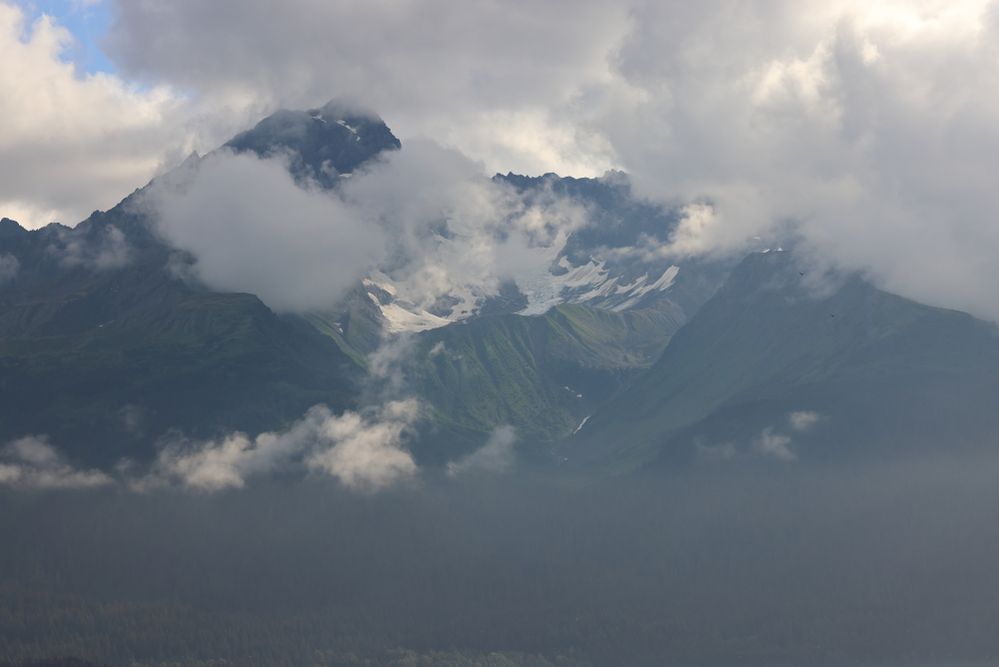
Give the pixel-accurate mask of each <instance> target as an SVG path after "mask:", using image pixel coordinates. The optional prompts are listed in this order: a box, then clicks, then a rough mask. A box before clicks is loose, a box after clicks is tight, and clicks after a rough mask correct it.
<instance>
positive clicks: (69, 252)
mask: <svg viewBox="0 0 999 667" xmlns="http://www.w3.org/2000/svg"><path fill="white" fill-rule="evenodd" d="M58 232H59V233H58V234H56V237H55V241H54V242H53V243H52V244H50V245H49V247H48V251H49V252H50V253H52V254H53V255H56V256H57V257H58V258H59V261H60V263H61V264H62V265H63V266H68V267H76V266H84V267H87V268H89V269H95V270H97V271H105V270H110V269H120V268H121V267H123V266H127V265H128V264H129V263H131V261H132V258H133V256H134V251H133V249H132V246H131V245H129V243H128V239H126V238H125V233H124V232H122V231H121V230H120V229H118V228H117V227H115V226H114V225H107V226H105V227H103V228H101V230H100V231H99V232H98V235H97V238H96V239H94V238H92V236H93V235H90V236H82V235H80V234H73V233H71V232H70V231H69V229H67V228H59V230H58Z"/></svg>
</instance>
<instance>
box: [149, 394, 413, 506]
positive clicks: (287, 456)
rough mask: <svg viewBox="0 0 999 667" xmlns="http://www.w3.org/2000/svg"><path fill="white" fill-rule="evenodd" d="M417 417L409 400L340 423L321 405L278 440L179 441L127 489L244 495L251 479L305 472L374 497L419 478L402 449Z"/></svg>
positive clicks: (237, 436) (271, 435)
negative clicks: (180, 489) (177, 488)
mask: <svg viewBox="0 0 999 667" xmlns="http://www.w3.org/2000/svg"><path fill="white" fill-rule="evenodd" d="M419 415H420V408H419V404H418V403H417V402H416V401H415V400H412V399H410V400H404V401H392V402H388V403H385V404H384V405H381V406H378V407H372V408H369V409H367V410H364V411H361V412H352V411H347V412H344V413H343V414H341V415H334V414H333V413H332V412H331V411H330V410H329V408H327V407H325V406H321V405H320V406H316V407H313V408H312V409H310V410H309V411H308V412H307V413H306V414H305V415H304V416H303V417H302V418H301V419H300V420H298V421H297V422H295V423H294V424H293V425H292V426H291V427H290V428H288V429H287V430H285V431H281V432H265V433H261V434H259V435H257V436H256V437H254V438H251V437H249V436H248V435H246V434H244V433H238V432H237V433H231V434H229V435H226V436H225V437H223V438H220V439H217V440H209V441H204V442H191V441H187V440H176V441H172V442H168V443H166V444H165V445H164V446H163V447H161V449H160V451H159V453H158V454H157V457H156V460H155V462H154V463H153V465H152V467H151V469H150V471H149V472H148V473H147V474H145V475H143V476H140V477H138V478H134V479H133V480H132V481H131V483H130V486H131V488H132V489H133V490H136V491H148V490H151V489H156V488H163V487H168V486H174V485H179V486H181V487H184V488H187V489H191V490H195V491H202V492H209V493H210V492H217V491H222V490H226V489H239V488H243V487H244V486H246V484H247V483H248V481H249V480H250V479H252V478H254V477H261V476H266V475H273V474H277V473H280V472H286V471H292V470H296V469H301V468H302V467H303V466H304V467H305V468H307V469H309V470H312V471H316V472H321V473H324V474H328V475H330V476H332V477H335V478H336V479H337V480H339V481H340V483H342V484H343V485H344V486H346V487H348V488H351V489H354V490H357V491H362V492H372V491H379V490H381V489H384V488H386V487H388V486H390V485H392V484H395V483H397V482H400V481H403V480H405V479H408V478H411V477H413V476H414V475H415V474H416V472H417V466H416V463H415V462H414V460H413V458H412V456H411V455H410V453H409V452H408V451H407V450H406V449H405V443H406V440H407V438H408V437H409V436H410V435H411V431H412V428H413V427H414V425H415V423H416V421H417V419H418V418H419Z"/></svg>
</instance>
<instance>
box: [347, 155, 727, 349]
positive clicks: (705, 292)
mask: <svg viewBox="0 0 999 667" xmlns="http://www.w3.org/2000/svg"><path fill="white" fill-rule="evenodd" d="M493 182H494V183H496V184H497V185H499V186H501V187H507V188H510V189H511V190H512V191H514V192H515V193H516V194H517V196H519V197H520V198H521V199H522V200H523V201H524V202H525V203H527V204H531V203H533V202H535V201H536V200H538V199H542V198H550V197H553V196H554V197H559V198H562V199H564V200H565V201H568V202H572V203H573V204H574V205H577V206H579V207H581V208H583V209H584V210H585V211H586V216H587V218H588V221H587V224H585V225H583V226H581V227H580V228H578V229H575V230H573V231H572V233H570V234H569V235H568V236H567V237H566V238H565V239H564V240H563V241H562V242H561V243H560V244H559V243H556V244H553V245H551V246H550V247H547V248H544V249H539V250H543V251H544V252H545V253H547V263H538V264H536V265H535V266H534V267H533V268H521V269H520V270H519V271H518V272H517V273H516V274H515V275H513V276H511V277H510V278H509V280H508V281H507V282H506V283H504V284H503V285H502V286H501V288H500V290H499V291H498V292H487V291H483V290H482V288H481V287H478V286H475V285H469V286H459V287H457V288H455V289H454V290H453V291H452V292H450V293H447V294H444V295H442V296H441V297H440V298H439V299H438V303H437V304H435V305H434V306H432V307H430V308H421V307H420V306H418V305H415V304H413V303H410V302H407V301H406V300H405V299H403V298H400V297H399V296H398V295H399V293H400V292H401V291H403V290H400V289H399V286H398V285H397V284H396V281H395V280H394V279H393V278H392V276H391V275H386V273H383V272H376V273H375V274H373V275H371V276H369V277H368V280H366V281H365V282H364V286H365V287H366V288H367V292H368V294H369V295H370V298H371V300H372V301H373V302H375V303H376V305H377V308H378V310H379V311H380V314H381V317H382V319H383V320H384V328H385V329H386V330H387V331H390V332H392V333H400V332H417V331H426V330H428V329H434V328H437V327H443V326H447V325H448V324H450V323H453V322H460V321H462V320H467V319H470V318H475V317H478V316H480V315H489V314H496V313H516V314H519V315H543V314H544V313H545V312H547V311H548V310H549V309H550V308H552V307H554V306H558V305H561V304H580V305H587V306H592V307H595V308H600V309H603V310H611V311H614V312H623V311H627V310H637V309H644V308H663V309H666V310H672V311H676V312H679V313H683V315H681V318H686V317H689V315H690V314H692V313H693V312H694V311H695V310H696V309H697V308H698V307H700V305H701V304H702V303H704V301H705V300H706V299H707V298H708V297H709V296H710V295H711V294H712V293H713V292H714V290H715V289H716V288H717V287H718V285H719V284H720V283H721V280H722V279H723V278H724V276H725V274H726V273H727V271H728V269H729V268H730V267H731V263H730V262H727V261H707V260H697V259H690V260H684V261H683V262H681V263H680V264H681V265H677V264H675V263H673V262H672V261H667V260H666V259H665V258H663V257H662V256H659V255H658V254H657V253H656V252H655V250H654V249H655V248H657V247H662V246H664V245H666V243H667V242H668V240H669V237H670V234H671V233H672V232H673V230H674V229H675V228H676V225H677V223H678V222H679V218H680V214H679V212H678V210H677V209H675V208H669V207H663V206H660V205H658V204H652V203H650V202H646V201H643V200H642V199H640V198H639V197H636V196H635V195H634V194H633V193H632V190H631V184H630V181H629V180H628V178H627V176H626V175H624V174H621V173H615V172H610V173H608V174H606V175H605V176H603V177H601V178H572V177H560V176H558V175H556V174H545V175H543V176H537V177H530V176H522V175H518V174H513V173H509V174H506V175H497V176H495V177H494V178H493ZM439 236H440V241H441V242H442V243H444V244H446V243H447V230H446V229H443V230H442V231H441V232H440V233H439ZM497 241H499V239H497ZM403 279H404V278H403ZM671 333H672V331H670V332H668V333H666V334H665V338H664V340H665V339H666V338H668V337H669V334H671Z"/></svg>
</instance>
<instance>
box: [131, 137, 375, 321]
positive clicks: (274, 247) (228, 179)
mask: <svg viewBox="0 0 999 667" xmlns="http://www.w3.org/2000/svg"><path fill="white" fill-rule="evenodd" d="M185 176H186V177H185ZM147 203H148V204H150V205H151V206H152V210H153V211H154V214H155V219H156V222H157V226H158V229H159V230H160V232H161V233H162V235H163V236H164V237H165V238H166V239H167V240H168V241H169V242H170V243H171V244H172V245H174V246H176V247H178V248H181V249H184V250H187V251H189V252H190V253H191V254H192V255H194V257H195V260H196V262H195V264H194V266H193V272H194V273H195V274H196V275H197V277H198V278H199V279H200V280H202V281H203V282H204V283H205V284H207V285H208V286H210V287H212V288H214V289H218V290H224V291H242V292H251V293H253V294H256V295H257V296H259V297H260V298H261V299H263V300H264V302H265V303H267V305H269V306H270V307H272V308H274V309H276V310H282V311H305V310H318V309H322V308H328V307H331V306H333V305H334V304H335V303H336V302H337V300H338V299H339V298H340V297H341V296H342V295H343V293H344V292H345V291H346V290H347V289H348V288H349V287H351V286H352V285H353V284H354V283H355V282H356V281H358V280H359V279H360V278H361V277H362V276H363V275H365V273H366V272H367V271H368V270H370V268H371V267H372V266H373V265H375V264H376V263H377V262H378V261H379V260H381V258H382V255H383V253H384V251H385V239H384V237H383V231H382V229H381V228H380V227H378V226H377V225H374V224H367V221H365V220H363V219H362V218H361V217H359V216H358V214H357V212H356V211H355V210H353V209H352V208H351V207H348V206H346V205H344V204H343V203H342V202H341V201H339V200H338V199H336V198H335V197H333V196H331V195H330V194H328V193H326V192H323V191H320V190H311V189H303V188H301V187H299V186H298V185H297V184H296V183H295V182H294V180H293V179H292V177H291V176H290V175H289V173H288V171H287V169H286V168H285V166H284V165H283V164H282V163H281V162H280V161H278V160H260V159H258V158H256V157H254V156H252V155H233V154H230V153H225V152H223V153H218V154H214V155H211V156H209V157H207V158H205V159H204V160H202V161H201V162H200V163H198V164H197V165H192V166H190V167H189V170H188V173H187V174H176V175H175V176H174V177H173V178H171V179H163V182H162V183H160V184H159V185H158V187H156V188H154V189H153V191H152V192H151V193H150V197H149V200H148V201H147Z"/></svg>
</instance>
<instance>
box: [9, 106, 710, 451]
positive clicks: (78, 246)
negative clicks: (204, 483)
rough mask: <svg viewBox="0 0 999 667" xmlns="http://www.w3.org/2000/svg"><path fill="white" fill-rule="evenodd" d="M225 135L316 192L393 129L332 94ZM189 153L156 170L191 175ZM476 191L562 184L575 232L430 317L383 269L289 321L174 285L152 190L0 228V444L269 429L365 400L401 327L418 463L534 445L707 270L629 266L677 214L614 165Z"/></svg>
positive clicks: (674, 323) (662, 334)
mask: <svg viewBox="0 0 999 667" xmlns="http://www.w3.org/2000/svg"><path fill="white" fill-rule="evenodd" d="M222 148H223V149H226V150H232V151H234V152H237V153H238V152H251V153H253V154H255V155H257V156H259V157H262V158H269V157H280V158H281V159H283V160H284V161H285V163H286V165H287V167H288V169H289V170H290V171H291V173H292V174H293V175H294V176H295V178H296V179H297V180H298V181H299V182H300V183H302V184H303V185H306V184H309V185H311V184H316V183H318V184H319V185H321V186H323V187H326V188H331V189H334V190H335V188H336V187H337V185H338V184H339V183H341V182H342V181H343V179H345V178H348V177H350V176H351V175H352V174H353V172H354V171H355V170H357V169H358V168H360V167H362V166H363V165H364V164H366V163H368V162H370V161H371V160H374V159H377V158H378V156H380V155H383V154H384V153H385V152H386V151H394V150H398V149H399V148H400V142H399V141H398V139H396V138H395V137H394V136H393V135H392V133H391V131H390V130H389V129H388V127H387V126H386V125H385V124H384V123H383V122H382V121H381V120H380V119H378V118H377V116H375V115H373V114H371V113H369V112H366V111H359V110H355V109H352V108H349V107H346V106H344V105H343V104H341V103H336V102H332V103H330V104H327V105H325V106H323V107H321V108H318V109H313V110H309V111H289V110H283V111H278V112H276V113H275V114H273V115H271V116H269V117H267V118H265V119H263V120H262V121H260V122H259V123H258V124H257V125H256V126H255V127H253V128H252V129H250V130H248V131H246V132H243V133H241V134H239V135H237V136H236V137H234V138H233V139H232V140H231V141H229V142H228V143H227V144H225V145H224V146H223V147H222ZM200 162H201V158H199V157H197V156H192V157H191V158H189V160H188V161H187V162H186V163H185V164H184V165H183V166H182V168H181V169H179V170H177V171H176V172H173V173H170V174H166V175H164V176H161V177H159V178H161V179H165V180H167V181H170V179H183V178H190V177H192V175H193V174H195V173H196V172H197V169H198V168H199V164H200ZM494 182H495V183H496V184H497V186H498V187H502V188H507V189H508V190H510V191H512V192H515V193H516V194H517V196H520V197H523V198H524V199H525V200H526V201H530V200H531V199H532V198H535V197H542V196H550V195H551V194H555V195H557V196H559V197H565V198H567V199H568V200H571V201H572V202H573V203H574V204H576V205H579V206H581V207H585V209H586V211H587V214H588V216H589V217H590V218H591V219H592V221H593V224H591V225H588V226H586V227H583V228H581V229H577V230H575V231H574V232H573V233H572V234H570V235H569V236H568V237H567V238H566V239H564V240H563V241H562V243H561V244H559V245H555V246H553V247H551V248H550V249H548V250H546V252H550V262H549V263H548V264H546V265H544V264H543V265H541V268H540V269H539V270H538V272H537V273H536V274H532V273H524V272H521V273H519V274H517V275H515V276H512V277H511V278H510V279H509V280H508V281H507V282H506V283H504V284H503V285H502V286H501V287H500V289H499V291H498V292H496V293H482V294H479V293H475V294H464V293H455V294H448V295H445V297H444V298H442V300H441V302H442V306H441V310H439V311H436V312H433V313H431V312H427V311H421V310H419V309H416V308H414V307H413V306H412V304H408V303H406V302H404V301H402V300H400V299H398V298H397V289H396V285H395V284H393V280H392V278H391V277H390V276H389V275H387V274H386V273H385V272H382V271H375V272H373V273H372V274H371V275H370V276H369V277H368V278H366V279H363V280H360V281H358V283H357V285H356V287H355V288H354V289H353V290H351V291H350V292H349V293H348V294H347V295H346V296H345V297H344V298H343V299H342V301H341V303H340V305H338V306H337V307H335V308H333V309H330V310H329V311H328V312H313V313H307V314H304V315H278V314H276V313H274V312H273V311H271V310H270V309H269V308H268V307H267V306H266V305H265V304H264V303H262V302H261V301H260V300H259V299H258V298H257V297H256V296H254V295H251V294H234V293H220V292H215V291H212V290H210V289H208V288H206V287H205V286H203V285H200V284H198V283H197V282H195V281H192V280H191V279H190V278H189V277H188V278H183V279H182V278H181V277H180V276H181V275H182V274H183V272H182V271H178V270H177V267H178V266H183V265H184V264H185V263H186V262H187V261H188V260H189V258H187V256H186V255H185V254H184V253H183V252H181V251H178V250H176V249H174V248H172V247H170V246H169V245H168V244H167V243H166V242H165V241H164V240H163V238H162V237H161V236H160V235H159V234H158V233H157V229H156V226H155V224H154V223H153V221H152V220H151V219H150V217H149V215H148V208H147V207H146V206H144V202H145V198H144V197H145V194H146V192H147V191H148V189H149V187H150V186H147V187H146V188H142V189H140V190H137V191H136V192H135V193H133V194H132V195H130V196H129V197H127V198H125V199H124V200H123V201H122V202H121V203H119V204H118V205H117V206H115V207H114V208H112V209H110V210H109V211H106V212H100V211H98V212H95V213H94V214H93V215H91V216H90V217H89V218H88V219H87V220H85V221H83V222H82V223H80V224H79V225H77V226H76V227H73V228H70V227H65V226H62V225H57V224H53V225H49V226H48V227H45V228H43V229H40V230H33V231H28V230H25V229H22V228H21V227H20V226H19V225H17V223H15V222H14V221H11V220H6V219H5V220H3V221H2V222H0V259H2V260H3V262H4V263H3V265H2V266H0V268H2V269H3V274H2V275H0V404H2V405H4V410H3V411H2V412H0V442H5V441H7V440H10V439H12V438H16V437H19V436H22V435H25V434H45V435H48V436H49V437H50V438H51V439H52V441H53V443H54V444H56V445H57V446H58V447H60V449H63V450H64V451H66V453H67V454H68V455H69V456H70V457H71V458H73V459H75V460H79V461H80V462H85V463H88V464H94V465H109V464H112V463H114V462H116V461H118V460H119V459H120V458H122V457H130V458H135V459H139V460H142V459H145V458H148V457H149V456H151V455H152V453H153V451H154V450H153V444H154V443H155V442H156V441H157V440H158V439H159V438H162V437H163V436H164V435H169V434H171V433H175V432H176V433H180V432H182V433H183V434H185V435H187V436H192V437H211V436H217V435H219V434H223V433H226V432H229V431H232V430H243V431H247V432H250V433H256V432H259V431H262V430H267V429H276V428H281V427H282V426H284V425H286V424H288V423H289V422H291V421H292V420H294V419H296V418H298V417H299V416H300V415H301V414H302V413H303V412H304V411H305V410H306V409H307V408H308V407H310V406H312V405H314V404H316V403H325V404H327V405H329V406H330V407H331V409H333V410H334V411H338V412H339V411H341V410H344V409H347V408H350V407H355V406H357V405H358V403H359V402H360V401H365V400H369V398H370V396H369V395H367V394H366V393H365V389H369V390H370V385H371V384H372V383H373V381H374V380H376V379H375V378H372V377H371V376H370V375H369V371H370V359H369V355H371V354H372V353H373V352H375V351H376V350H378V349H380V348H381V347H383V346H384V345H385V344H386V343H391V344H395V343H393V341H394V339H395V338H396V337H397V336H403V337H407V336H415V338H413V341H412V345H413V349H414V354H413V355H412V356H411V357H410V358H408V360H407V361H406V362H405V364H404V366H405V367H404V368H403V372H404V373H405V375H406V377H407V386H408V388H409V390H410V391H411V392H413V393H414V394H415V395H416V396H417V397H419V398H420V399H421V400H423V402H424V403H425V404H426V405H427V406H428V407H429V415H430V423H428V424H426V425H425V426H426V432H427V433H428V434H429V437H427V438H425V439H424V440H423V441H420V442H417V443H414V450H415V453H416V454H417V456H418V458H420V459H421V460H429V461H443V460H446V459H447V458H449V457H452V456H456V455H458V454H461V453H462V452H463V451H466V450H468V449H469V448H472V447H476V446H478V445H479V444H481V442H482V440H483V438H484V437H486V436H487V435H488V433H489V432H490V431H491V430H492V429H493V428H495V427H497V426H500V425H505V424H511V425H513V426H515V427H516V428H517V429H518V431H519V432H520V434H521V437H522V438H523V439H524V440H525V441H530V442H533V443H538V444H539V445H540V447H541V449H544V447H545V446H546V443H551V442H553V441H555V440H557V439H559V438H564V437H566V436H568V435H570V434H571V433H572V432H573V431H574V430H575V429H576V428H577V427H578V426H579V424H580V422H581V421H582V420H583V419H584V418H585V417H586V416H587V415H588V414H590V413H591V412H593V411H594V410H596V408H597V407H598V405H599V404H600V403H601V402H602V401H604V400H606V399H607V398H609V397H610V396H613V395H614V394H615V393H616V392H617V391H619V390H620V389H622V388H623V387H624V386H625V385H626V384H627V383H628V381H629V380H630V379H631V378H632V377H634V376H635V375H636V374H637V373H638V372H639V371H641V370H642V369H645V368H647V367H648V366H650V365H651V364H652V363H653V362H654V361H655V359H656V358H657V357H658V355H659V353H660V352H661V351H662V349H663V347H664V346H665V345H666V343H667V341H668V340H669V338H670V336H671V335H672V334H673V333H674V332H675V331H676V330H677V328H678V327H679V326H680V325H681V324H682V323H683V322H685V321H686V320H687V319H688V318H689V316H690V314H691V313H693V312H694V311H695V310H696V309H697V307H698V306H699V305H700V304H701V303H703V301H704V300H705V299H707V298H708V296H710V294H711V292H712V291H713V289H714V288H715V287H716V285H717V284H718V283H719V282H720V280H721V279H722V278H723V276H724V275H725V270H726V266H725V265H724V264H717V263H698V262H687V263H684V264H683V265H682V266H677V265H674V264H672V263H670V262H665V261H663V260H661V259H656V258H652V259H642V258H641V257H638V256H637V255H636V253H635V251H636V249H637V248H638V246H639V245H640V244H641V243H642V240H643V239H646V240H648V239H656V240H657V241H658V242H661V241H664V240H665V239H666V238H667V237H668V235H669V233H670V231H671V229H672V228H673V227H674V226H675V224H676V221H677V215H676V212H675V211H672V210H669V209H663V208H661V207H658V206H654V205H651V204H648V203H644V202H642V201H640V200H639V199H637V198H636V197H634V196H633V195H632V193H631V190H630V185H629V184H628V181H627V178H626V177H625V176H624V175H622V174H608V175H607V176H605V177H603V178H599V179H573V178H561V177H558V176H556V175H554V174H546V175H544V176H541V177H536V178H535V177H525V176H517V175H514V174H507V175H505V176H497V177H496V178H495V179H494ZM154 184H155V181H154ZM154 184H151V186H152V185H154ZM333 196H335V192H334V193H333ZM441 233H442V234H446V232H443V231H442V232H441ZM233 235H234V238H235V237H237V236H238V221H237V223H236V224H234V228H233ZM605 254H607V255H608V257H603V255H605ZM459 303H467V304H470V307H469V308H467V309H465V310H462V309H459V308H456V307H455V305H456V304H459ZM545 451H546V450H545Z"/></svg>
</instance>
